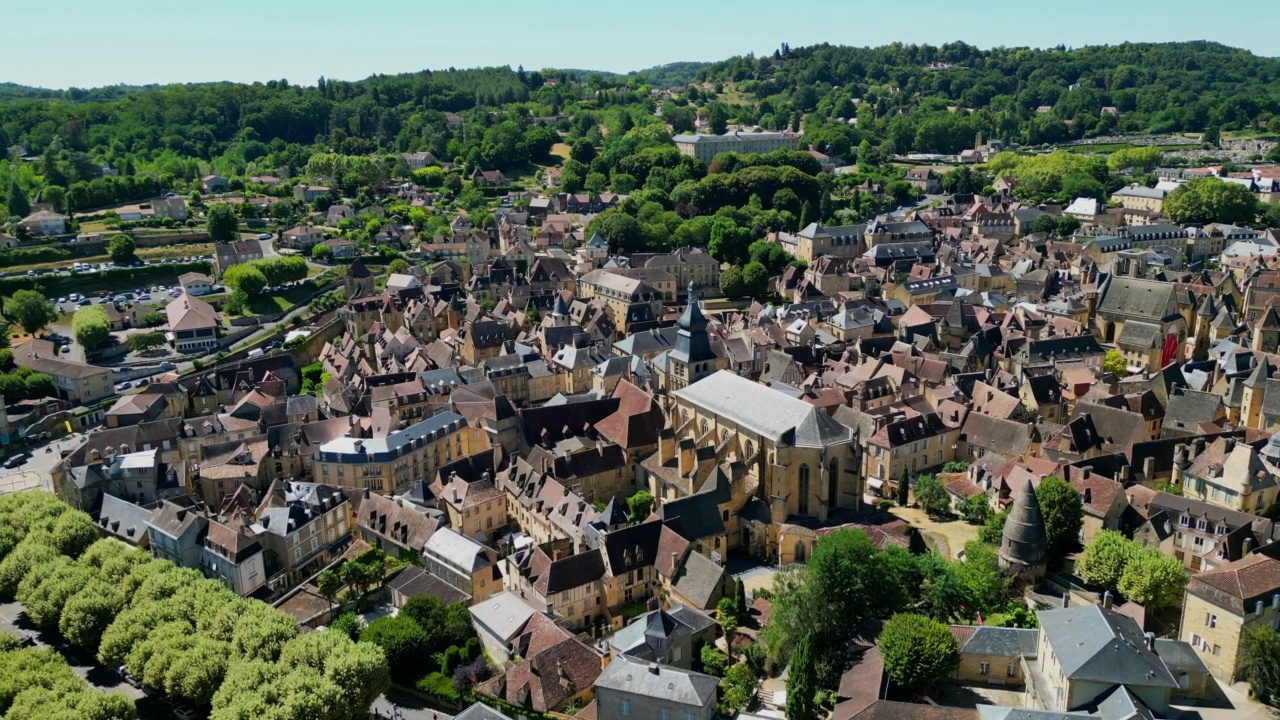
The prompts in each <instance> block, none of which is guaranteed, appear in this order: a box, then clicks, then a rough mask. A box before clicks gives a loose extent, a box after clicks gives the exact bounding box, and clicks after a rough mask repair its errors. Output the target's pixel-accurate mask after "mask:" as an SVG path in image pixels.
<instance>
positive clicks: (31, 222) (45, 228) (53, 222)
mask: <svg viewBox="0 0 1280 720" xmlns="http://www.w3.org/2000/svg"><path fill="white" fill-rule="evenodd" d="M70 219H71V218H69V217H67V216H66V215H63V214H61V213H56V212H54V211H52V210H39V211H36V212H33V213H31V214H30V215H28V216H26V217H24V218H22V221H21V222H19V223H18V228H19V229H21V230H24V231H26V232H28V233H30V234H32V235H61V234H63V233H65V232H66V231H67V223H68V221H70Z"/></svg>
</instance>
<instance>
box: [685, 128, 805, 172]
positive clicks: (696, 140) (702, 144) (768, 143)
mask: <svg viewBox="0 0 1280 720" xmlns="http://www.w3.org/2000/svg"><path fill="white" fill-rule="evenodd" d="M671 139H672V140H673V141H674V142H675V144H676V149H677V150H679V151H680V154H681V155H692V156H693V157H696V158H698V159H699V160H701V161H702V162H704V163H706V164H708V165H709V164H711V160H712V159H714V158H715V156H716V155H719V154H720V153H726V152H732V153H742V154H760V153H767V152H773V151H774V150H795V149H796V148H797V147H798V145H799V142H800V136H799V135H797V134H795V133H793V132H790V131H786V130H784V131H782V132H766V131H762V132H744V131H741V130H730V131H729V132H726V133H725V134H723V135H676V136H675V137H673V138H671Z"/></svg>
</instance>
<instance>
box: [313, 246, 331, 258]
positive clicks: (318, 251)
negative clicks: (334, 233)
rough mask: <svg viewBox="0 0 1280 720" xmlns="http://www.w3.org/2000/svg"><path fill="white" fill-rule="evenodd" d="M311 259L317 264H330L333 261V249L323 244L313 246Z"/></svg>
mask: <svg viewBox="0 0 1280 720" xmlns="http://www.w3.org/2000/svg"><path fill="white" fill-rule="evenodd" d="M311 259H312V260H315V261H317V262H328V261H329V260H332V259H333V248H331V247H329V246H328V245H324V244H322V243H317V244H315V245H312V246H311Z"/></svg>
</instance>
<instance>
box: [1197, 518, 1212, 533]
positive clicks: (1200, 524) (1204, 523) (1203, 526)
mask: <svg viewBox="0 0 1280 720" xmlns="http://www.w3.org/2000/svg"><path fill="white" fill-rule="evenodd" d="M1208 528H1209V521H1208V520H1205V519H1204V518H1199V519H1198V520H1196V530H1199V531H1200V532H1204V531H1205V530H1207V529H1208Z"/></svg>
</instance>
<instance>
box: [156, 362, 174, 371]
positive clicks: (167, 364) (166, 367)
mask: <svg viewBox="0 0 1280 720" xmlns="http://www.w3.org/2000/svg"><path fill="white" fill-rule="evenodd" d="M160 369H161V370H177V369H178V366H177V365H174V364H173V363H171V362H168V361H165V362H162V363H160Z"/></svg>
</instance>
